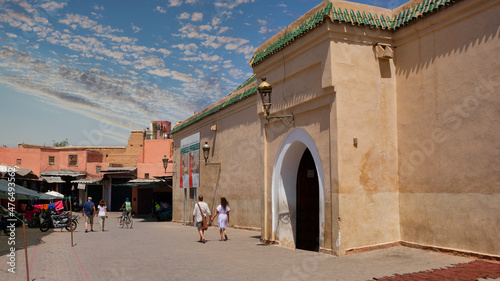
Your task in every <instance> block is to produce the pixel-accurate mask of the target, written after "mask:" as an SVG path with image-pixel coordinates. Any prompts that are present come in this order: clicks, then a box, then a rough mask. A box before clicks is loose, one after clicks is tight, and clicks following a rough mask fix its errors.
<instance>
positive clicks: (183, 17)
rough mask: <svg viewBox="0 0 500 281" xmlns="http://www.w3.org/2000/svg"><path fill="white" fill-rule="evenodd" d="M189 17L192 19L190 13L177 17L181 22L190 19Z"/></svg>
mask: <svg viewBox="0 0 500 281" xmlns="http://www.w3.org/2000/svg"><path fill="white" fill-rule="evenodd" d="M189 17H190V15H189V13H186V12H184V13H182V14H180V15H178V16H177V18H178V19H180V20H187V19H189Z"/></svg>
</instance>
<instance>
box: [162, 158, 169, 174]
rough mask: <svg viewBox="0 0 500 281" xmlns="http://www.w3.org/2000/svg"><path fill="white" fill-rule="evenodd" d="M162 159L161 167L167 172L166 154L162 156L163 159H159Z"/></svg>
mask: <svg viewBox="0 0 500 281" xmlns="http://www.w3.org/2000/svg"><path fill="white" fill-rule="evenodd" d="M161 160H162V161H163V168H164V169H165V174H166V173H167V167H168V158H167V155H164V156H163V159H161Z"/></svg>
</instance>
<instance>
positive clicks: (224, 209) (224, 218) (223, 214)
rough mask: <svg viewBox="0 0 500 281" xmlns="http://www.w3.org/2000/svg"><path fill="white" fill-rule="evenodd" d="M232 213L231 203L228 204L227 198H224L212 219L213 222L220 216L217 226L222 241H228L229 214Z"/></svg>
mask: <svg viewBox="0 0 500 281" xmlns="http://www.w3.org/2000/svg"><path fill="white" fill-rule="evenodd" d="M230 211H231V209H230V208H229V203H228V202H227V200H226V198H224V197H222V198H221V199H220V205H219V206H217V210H216V213H215V216H213V217H212V219H211V221H214V218H215V217H216V216H217V215H219V218H218V219H217V225H218V226H219V232H220V241H226V240H227V231H226V228H227V223H228V222H229V212H230ZM223 235H224V236H223Z"/></svg>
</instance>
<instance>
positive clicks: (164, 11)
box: [154, 6, 167, 14]
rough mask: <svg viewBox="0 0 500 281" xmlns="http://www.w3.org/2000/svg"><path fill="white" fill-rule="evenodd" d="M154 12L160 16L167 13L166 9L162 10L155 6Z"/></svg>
mask: <svg viewBox="0 0 500 281" xmlns="http://www.w3.org/2000/svg"><path fill="white" fill-rule="evenodd" d="M154 10H155V11H157V12H160V13H162V14H166V13H167V9H165V8H162V7H160V6H156V8H155V9H154Z"/></svg>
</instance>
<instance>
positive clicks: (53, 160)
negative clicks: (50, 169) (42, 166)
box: [49, 156, 56, 166]
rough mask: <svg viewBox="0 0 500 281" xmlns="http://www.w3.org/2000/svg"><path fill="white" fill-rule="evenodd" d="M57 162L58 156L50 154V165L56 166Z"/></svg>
mask: <svg viewBox="0 0 500 281" xmlns="http://www.w3.org/2000/svg"><path fill="white" fill-rule="evenodd" d="M55 164H56V157H55V156H49V165H50V166H54V165H55Z"/></svg>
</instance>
